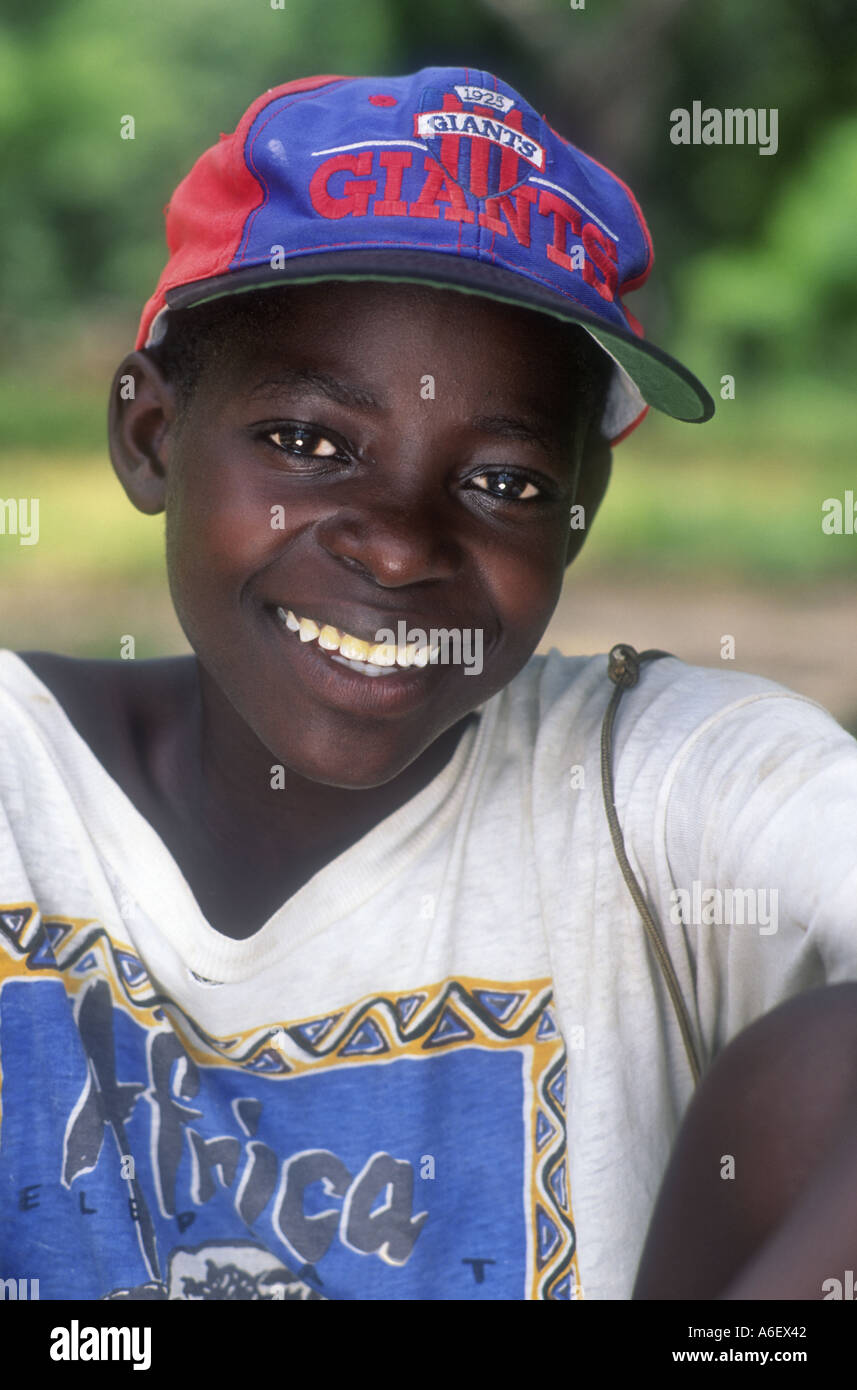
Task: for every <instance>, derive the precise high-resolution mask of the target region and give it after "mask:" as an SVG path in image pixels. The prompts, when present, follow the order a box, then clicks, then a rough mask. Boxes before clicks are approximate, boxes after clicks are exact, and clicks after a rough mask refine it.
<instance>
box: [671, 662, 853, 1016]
mask: <svg viewBox="0 0 857 1390" xmlns="http://www.w3.org/2000/svg"><path fill="white" fill-rule="evenodd" d="M668 782H669V785H668V786H667V788H666V800H665V841H666V847H667V854H668V858H669V868H670V878H671V880H672V882H673V884H674V889H673V891H672V892H671V894H670V897H671V901H670V903H669V904H665V905H664V907H665V908H666V909H667V910H668V911H669V912H672V913H673V914H674V915H673V916H672V918H671V920H672V921H675V920H676V916H677V915H681V916H682V921H683V922H684V923H686V924H688V930H689V932H690V933H691V934H692V935H695V943H696V955H697V960H698V962H699V964H700V968H701V969H702V970H704V967H705V963H706V960H708V959H712V958H713V957H716V958H717V961H718V962H719V965H720V968H721V971H722V984H721V986H720V988H721V989H725V990H727V991H728V990H730V989H731V990H732V993H733V996H735V997H737V996H738V995H743V996H745V997H749V996H750V995H753V996H754V997H755V1000H756V1004H755V1006H754V1007H753V1009H752V1010H751V1012H756V1011H757V1010H758V1011H762V1010H766V1009H768V1008H770V1007H773V1006H774V1004H775V1003H776V1002H778V1000H779V998H782V997H784V996H785V995H787V994H792V993H795V992H797V991H798V990H799V989H802V988H811V987H813V986H814V985H816V984H819V983H831V984H833V983H837V982H839V981H842V980H853V979H857V741H855V740H854V738H852V737H851V735H850V734H848V733H846V731H845V730H844V729H843V728H842V727H841V726H840V725H839V724H837V722H836V720H835V719H833V717H832V716H831V715H830V714H828V713H827V712H826V711H825V710H823V709H822V708H821V707H820V706H819V705H816V704H815V703H814V702H812V701H810V700H806V699H804V698H803V697H801V696H797V695H793V694H791V693H789V692H786V691H783V690H780V689H772V690H771V691H770V692H765V693H758V694H756V695H753V696H750V697H748V698H746V699H744V700H742V701H740V702H739V703H738V704H736V705H733V706H731V707H727V708H725V709H723V710H721V711H719V712H718V713H716V714H713V715H712V716H711V717H710V718H709V719H708V720H706V721H705V722H704V723H703V725H702V726H701V727H700V728H699V729H698V730H697V731H696V732H695V733H694V735H693V736H692V737H691V738H689V739H688V740H687V742H686V744H685V746H684V748H683V749H682V750H681V753H680V756H678V757H677V758H676V760H675V762H674V765H673V767H672V769H671V773H670V776H669V778H668ZM718 894H719V896H718ZM742 974H743V975H744V976H745V977H746V976H748V975H749V978H743V979H742V978H741V977H742ZM735 1026H736V1021H735V1020H733V1022H732V1024H731V1025H730V1026H729V1028H728V1031H729V1032H732V1031H734V1027H735Z"/></svg>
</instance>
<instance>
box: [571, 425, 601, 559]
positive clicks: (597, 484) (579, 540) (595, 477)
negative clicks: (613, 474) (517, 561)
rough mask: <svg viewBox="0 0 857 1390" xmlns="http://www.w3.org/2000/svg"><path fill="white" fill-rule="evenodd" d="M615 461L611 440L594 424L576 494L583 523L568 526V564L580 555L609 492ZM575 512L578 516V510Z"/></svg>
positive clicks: (583, 458) (588, 438)
mask: <svg viewBox="0 0 857 1390" xmlns="http://www.w3.org/2000/svg"><path fill="white" fill-rule="evenodd" d="M612 461H613V451H612V450H611V448H610V445H609V443H608V442H607V440H606V439H605V438H604V436H603V435H602V433H601V431H600V430H599V429H598V426H597V425H595V424H593V425H592V426H591V428H590V430H589V433H588V434H587V436H586V439H585V441H584V445H583V453H582V457H581V461H580V472H579V474H578V479H577V491H576V493H575V496H574V503H575V505H576V506H582V507H583V522H584V524H583V526H582V527H580V528H578V529H572V528H571V527H569V532H568V549H567V551H566V555H565V563H566V565H570V564H571V562H572V560H574V559H575V558H576V556H577V555H579V554H580V551H581V549H582V548H583V542H584V541H585V540H586V537H587V536H588V535H589V531H590V528H591V526H592V522H593V520H594V519H595V513H596V512H597V511H598V508H599V507H600V506H601V503H602V501H603V499H604V494H605V492H606V491H607V484H608V483H609V481H610V469H611V465H612ZM575 515H576V516H579V513H576V514H575Z"/></svg>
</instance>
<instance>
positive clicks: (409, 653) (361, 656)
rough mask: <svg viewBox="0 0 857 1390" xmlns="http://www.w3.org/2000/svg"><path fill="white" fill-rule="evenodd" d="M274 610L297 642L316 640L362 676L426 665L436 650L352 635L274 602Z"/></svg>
mask: <svg viewBox="0 0 857 1390" xmlns="http://www.w3.org/2000/svg"><path fill="white" fill-rule="evenodd" d="M275 613H276V616H277V620H278V621H279V622H280V624H281V625H282V626H283V627H285V628H288V629H289V630H290V631H291V632H295V633H297V635H298V637H299V638H300V640H301V642H316V643H317V644H318V646H319V647H321V649H322V651H325V652H327V654H328V655H329V656H330V657H331V659H332V660H333V661H336V662H338V663H339V664H341V665H343V666H349V667H351V669H352V670H353V671H359V672H360V674H361V675H365V676H370V677H378V676H391V675H394V674H397V673H398V674H401V672H402V670H403V669H407V668H409V667H413V666H416V667H418V668H423V667H426V666H428V665H429V663H430V661H431V659H432V654H433V653H434V654H435V655H436V654H437V651H438V649H437V648H433V647H429V646H421V645H420V644H419V643H417V642H409V643H408V644H407V646H404V647H402V646H397V645H394V644H393V643H390V642H375V643H372V642H365V641H364V640H363V639H362V638H361V637H354V636H353V635H352V634H351V633H349V632H343V631H341V629H340V628H338V627H334V625H333V624H332V623H319V622H317V620H316V619H315V618H307V617H298V616H297V615H296V614H294V613H293V612H292V610H291V609H290V608H282V607H279V606H278V607H277V608H276V609H275Z"/></svg>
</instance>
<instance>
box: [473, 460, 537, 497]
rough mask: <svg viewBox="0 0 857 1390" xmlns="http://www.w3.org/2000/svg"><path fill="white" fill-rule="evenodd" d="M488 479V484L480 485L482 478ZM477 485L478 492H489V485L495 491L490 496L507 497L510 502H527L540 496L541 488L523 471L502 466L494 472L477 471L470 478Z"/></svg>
mask: <svg viewBox="0 0 857 1390" xmlns="http://www.w3.org/2000/svg"><path fill="white" fill-rule="evenodd" d="M483 478H487V479H488V484H489V485H488V486H486V487H483V486H482V479H483ZM471 482H474V483H476V484H477V486H478V487H479V491H480V492H489V491H490V489H491V486H493V487H494V488H496V491H494V492H491V496H492V497H503V498H507V499H508V500H509V501H511V502H529V501H531V500H532V499H533V498H536V497H540V496H541V495H542V492H543V489H542V488H540V487H537V486H536V484H535V483H533V482H531V481H530V479H529V478H528V477H527V476H526V474H525V473H517V472H515V470H514V469H509V468H504V469H502V470H500V471H498V472H494V473H479V474H477V476H476V477H475V478H472V479H471Z"/></svg>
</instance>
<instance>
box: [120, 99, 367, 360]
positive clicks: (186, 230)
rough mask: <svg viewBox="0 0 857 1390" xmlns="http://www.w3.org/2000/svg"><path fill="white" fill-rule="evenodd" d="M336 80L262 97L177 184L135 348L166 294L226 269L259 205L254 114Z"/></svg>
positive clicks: (147, 329)
mask: <svg viewBox="0 0 857 1390" xmlns="http://www.w3.org/2000/svg"><path fill="white" fill-rule="evenodd" d="M339 81H342V79H341V78H339V77H335V76H326V77H302V78H299V79H298V80H297V81H295V82H287V83H285V84H283V85H282V86H280V87H275V88H273V89H272V91H270V92H265V93H264V94H263V95H262V96H260V97H258V98H257V99H256V101H254V102H253V104H252V106H250V107H249V108H248V110H247V111H245V113H244V115H243V116H242V118H241V120H240V121H239V123H238V126H237V128H236V129H235V131H234V132H233V133H232V134H231V135H221V137H220V141H219V143H218V144H216V145H212V146H211V148H210V149H208V150H206V151H205V153H204V154H202V155H201V156H200V158H199V159H198V160H197V161H196V163H195V164H194V166H193V168H192V169H191V170H190V172H189V173H188V174H187V175H186V176H185V178H183V179H182V181H181V183H180V184H179V185H178V187H177V188H176V190H175V192H174V194H173V196H172V198H171V199H170V201H169V203H168V204H167V207H166V208H165V210H164V211H165V215H166V232H167V247H168V249H169V252H170V259H169V260H168V261H167V264H166V266H165V267H164V270H163V272H162V273H161V277H160V280H159V281H158V285H157V288H156V290H155V293H154V294H153V295H152V296H151V298H150V299H149V300H148V302H147V304H146V306H145V309H144V310H143V316H142V319H141V322H140V329H139V332H138V335H137V343H136V346H137V347H138V348H140V347H143V346H144V344H145V342H146V339H147V337H148V332H149V327H150V325H151V323H152V320H153V319H154V317H155V315H156V314H157V313H158V312H159V310H160V309H162V308H163V306H164V303H165V296H166V291H167V290H169V289H172V288H173V287H174V286H176V285H183V284H187V283H189V282H190V281H194V280H201V279H204V278H206V277H207V276H214V275H220V274H222V273H223V272H224V271H226V270H228V268H229V265H230V263H231V261H232V260H233V258H234V255H235V248H236V247H237V246H238V244H239V242H240V240H241V237H242V234H243V231H244V228H245V226H246V223H247V218H248V215H249V213H250V211H251V209H252V208H253V207H255V206H256V204H257V203H258V202H259V200H260V189H259V182H258V180H257V178H256V177H254V174H253V172H252V170H251V169H249V168H248V167H247V162H246V159H245V156H244V145H245V142H246V139H247V132H248V130H249V129H250V127H251V126H252V125H253V124H254V121H255V118H256V115H257V113H258V112H259V111H260V110H264V109H265V108H266V107H267V106H269V105H270V103H271V101H272V99H274V98H276V95H277V94H278V93H282V94H283V97H282V98H281V99H280V100H281V104H282V100H284V99H285V98H286V97H287V96H291V98H292V99H294V97H295V95H296V94H297V93H300V92H304V91H307V90H310V89H315V88H317V87H318V86H319V85H322V84H326V83H330V82H339Z"/></svg>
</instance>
